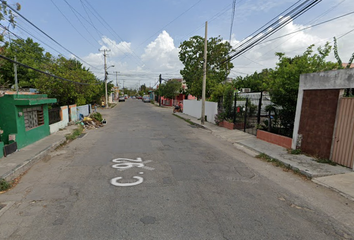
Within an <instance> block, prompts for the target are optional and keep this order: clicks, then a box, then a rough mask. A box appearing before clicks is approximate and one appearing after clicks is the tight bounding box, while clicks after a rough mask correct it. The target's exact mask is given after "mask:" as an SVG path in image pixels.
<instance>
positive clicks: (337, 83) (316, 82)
mask: <svg viewBox="0 0 354 240" xmlns="http://www.w3.org/2000/svg"><path fill="white" fill-rule="evenodd" d="M346 88H354V68H351V69H341V70H333V71H327V72H319V73H308V74H302V75H301V76H300V83H299V92H298V97H297V105H296V115H295V123H294V132H293V141H292V145H291V147H292V148H293V149H296V145H297V144H298V143H299V142H300V141H299V140H300V139H301V138H299V126H300V119H301V109H302V103H303V96H304V91H305V90H321V89H322V90H323V89H346Z"/></svg>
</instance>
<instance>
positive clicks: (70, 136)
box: [65, 124, 84, 141]
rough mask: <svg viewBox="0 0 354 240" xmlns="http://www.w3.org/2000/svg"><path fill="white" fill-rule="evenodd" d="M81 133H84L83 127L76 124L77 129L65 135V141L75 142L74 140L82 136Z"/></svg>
mask: <svg viewBox="0 0 354 240" xmlns="http://www.w3.org/2000/svg"><path fill="white" fill-rule="evenodd" d="M83 131H84V127H83V126H82V125H81V124H78V125H77V128H76V129H75V130H74V131H73V132H72V133H71V134H67V135H66V136H65V137H66V140H68V141H73V140H75V139H76V138H78V137H79V136H80V135H81V134H82V132H83Z"/></svg>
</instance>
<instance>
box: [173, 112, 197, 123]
mask: <svg viewBox="0 0 354 240" xmlns="http://www.w3.org/2000/svg"><path fill="white" fill-rule="evenodd" d="M173 115H174V116H176V117H178V118H180V119H182V120H184V121H185V122H187V123H189V124H190V125H196V124H195V123H194V122H192V121H191V120H190V119H186V118H183V117H181V116H178V115H177V114H173Z"/></svg>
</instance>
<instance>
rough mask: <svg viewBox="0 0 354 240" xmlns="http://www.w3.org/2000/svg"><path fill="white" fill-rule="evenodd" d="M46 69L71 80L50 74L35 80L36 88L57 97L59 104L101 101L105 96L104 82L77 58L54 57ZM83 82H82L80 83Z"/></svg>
mask: <svg viewBox="0 0 354 240" xmlns="http://www.w3.org/2000/svg"><path fill="white" fill-rule="evenodd" d="M45 71H47V72H49V73H51V74H53V75H55V76H58V77H62V78H65V79H68V80H70V81H65V80H62V79H58V78H54V77H51V76H48V75H41V77H40V78H39V79H37V80H36V81H35V86H36V88H37V89H38V90H39V91H40V92H41V93H46V94H48V96H49V97H53V98H56V99H57V100H58V105H69V104H75V103H76V104H77V105H84V104H87V103H94V102H99V101H100V98H101V97H102V96H104V92H105V91H104V89H105V88H104V83H103V82H101V81H99V80H98V79H97V78H96V77H95V75H94V74H93V73H91V72H90V71H89V70H88V69H86V68H85V67H83V65H82V64H81V63H80V62H79V61H77V60H75V59H69V60H68V59H66V58H64V57H62V56H59V57H58V58H54V57H52V58H51V60H50V61H49V62H47V64H46V65H45ZM79 83H82V84H79ZM112 87H113V84H112V82H109V83H108V90H109V91H111V89H112Z"/></svg>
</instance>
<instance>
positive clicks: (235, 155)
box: [0, 99, 354, 240]
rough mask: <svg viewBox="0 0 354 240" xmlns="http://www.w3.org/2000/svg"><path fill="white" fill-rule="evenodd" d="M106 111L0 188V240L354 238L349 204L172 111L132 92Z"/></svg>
mask: <svg viewBox="0 0 354 240" xmlns="http://www.w3.org/2000/svg"><path fill="white" fill-rule="evenodd" d="M102 113H103V115H104V117H105V118H106V119H107V125H106V126H105V127H103V128H100V129H96V130H90V131H88V132H87V134H86V135H85V136H83V137H82V138H79V139H77V140H75V141H73V142H72V143H70V144H69V145H66V146H64V147H62V148H60V149H58V150H57V151H54V152H52V153H51V157H47V158H45V159H44V160H42V161H40V162H38V163H37V164H36V165H35V166H33V167H32V168H31V169H30V170H29V171H28V172H27V174H26V175H24V176H23V177H22V179H21V181H20V182H19V184H18V185H17V186H16V187H15V188H14V189H12V190H10V191H9V192H6V193H3V194H0V203H5V204H4V206H1V205H0V239H50V240H53V239H95V240H97V239H154V240H155V239H182V240H184V239H196V240H200V239H229V240H231V239H321V240H323V239H354V227H353V226H354V203H353V202H352V201H349V200H347V199H345V198H343V197H341V196H340V195H338V194H337V193H335V192H332V191H330V190H328V189H327V188H324V187H321V186H318V185H316V184H315V183H313V182H311V181H308V180H306V179H304V178H302V177H300V176H298V175H294V174H293V173H291V172H286V171H283V170H282V169H280V168H276V167H275V166H273V165H271V164H269V163H266V162H263V161H261V160H259V159H255V158H252V157H250V156H248V155H246V154H244V153H243V152H240V151H238V150H237V149H235V148H234V147H233V146H232V144H230V143H228V142H226V141H223V140H221V139H218V138H215V136H213V135H211V134H210V133H209V132H208V131H207V130H204V129H201V128H196V127H194V126H191V125H190V124H188V123H187V122H185V121H183V120H181V119H179V118H177V117H175V116H173V115H172V109H168V108H159V107H156V106H154V105H152V104H149V103H143V102H142V101H141V100H134V99H128V100H127V101H126V102H122V103H119V104H118V106H116V107H115V108H113V109H110V110H102ZM5 205H6V206H5ZM1 208H2V209H1Z"/></svg>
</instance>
